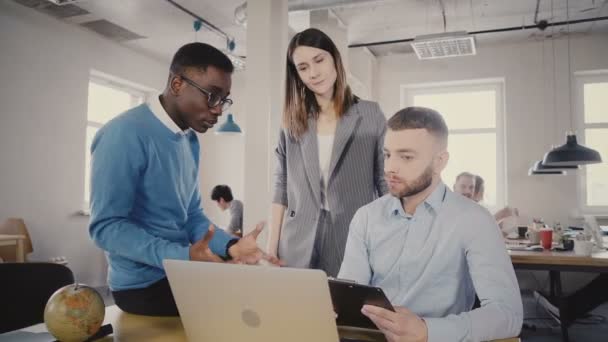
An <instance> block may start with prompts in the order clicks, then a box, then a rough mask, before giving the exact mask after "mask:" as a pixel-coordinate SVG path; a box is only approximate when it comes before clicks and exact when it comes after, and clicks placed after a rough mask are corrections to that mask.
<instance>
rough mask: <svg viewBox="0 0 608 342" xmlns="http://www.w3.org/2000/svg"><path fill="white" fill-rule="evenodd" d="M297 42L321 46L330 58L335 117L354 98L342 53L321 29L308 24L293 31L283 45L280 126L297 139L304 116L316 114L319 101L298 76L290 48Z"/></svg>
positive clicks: (304, 124) (305, 120)
mask: <svg viewBox="0 0 608 342" xmlns="http://www.w3.org/2000/svg"><path fill="white" fill-rule="evenodd" d="M299 46H309V47H314V48H317V49H321V50H325V51H327V52H329V54H330V55H331V56H332V57H333V59H334V67H335V68H336V74H337V77H336V83H335V84H334V97H333V102H334V110H335V112H336V115H337V116H338V118H340V117H341V116H342V115H344V113H346V111H347V110H348V109H349V108H350V106H352V105H353V103H355V102H356V97H355V96H354V95H353V94H352V92H351V90H350V87H349V86H348V84H346V72H345V70H344V65H343V64H342V57H340V52H339V51H338V48H337V47H336V45H335V44H334V42H333V41H332V40H331V39H330V38H329V37H328V36H327V35H326V34H325V33H323V32H322V31H321V30H318V29H315V28H309V29H307V30H304V31H302V32H300V33H298V34H296V35H295V36H294V37H293V38H292V39H291V42H290V43H289V47H288V49H287V73H286V76H285V107H284V109H283V127H284V128H285V129H286V130H287V131H288V133H289V135H291V136H292V137H294V138H296V139H299V138H300V137H301V136H302V135H303V134H304V133H305V132H306V130H307V129H308V117H309V115H313V116H314V117H318V115H319V111H320V108H319V104H318V103H317V99H316V98H315V94H314V93H313V92H312V91H311V90H310V89H308V88H307V87H306V85H305V84H304V83H303V82H302V80H301V79H300V76H299V75H298V70H297V69H296V66H295V64H294V63H293V58H292V56H293V52H294V51H295V49H296V48H297V47H299Z"/></svg>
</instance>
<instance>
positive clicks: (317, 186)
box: [300, 118, 321, 203]
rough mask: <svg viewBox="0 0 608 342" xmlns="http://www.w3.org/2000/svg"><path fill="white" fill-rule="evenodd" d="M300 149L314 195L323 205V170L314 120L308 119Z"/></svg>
mask: <svg viewBox="0 0 608 342" xmlns="http://www.w3.org/2000/svg"><path fill="white" fill-rule="evenodd" d="M300 149H301V150H302V156H303V158H304V160H303V163H304V169H305V170H306V176H307V177H308V182H309V184H310V187H311V188H312V189H311V190H312V193H313V194H314V196H315V198H316V199H317V203H321V170H319V147H318V141H317V121H316V120H315V119H314V118H309V119H308V129H307V130H306V133H304V135H302V138H301V139H300Z"/></svg>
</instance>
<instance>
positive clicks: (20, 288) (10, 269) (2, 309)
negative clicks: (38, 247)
mask: <svg viewBox="0 0 608 342" xmlns="http://www.w3.org/2000/svg"><path fill="white" fill-rule="evenodd" d="M73 283H74V274H72V271H71V270H70V269H69V268H67V267H66V266H63V265H60V264H53V263H0V333H4V332H7V331H12V330H17V329H21V328H25V327H28V326H30V325H34V324H38V323H42V322H43V321H44V307H45V306H46V302H47V301H48V299H49V298H50V297H51V295H52V294H53V293H54V292H55V291H57V290H58V289H59V288H61V287H63V286H65V285H69V284H73Z"/></svg>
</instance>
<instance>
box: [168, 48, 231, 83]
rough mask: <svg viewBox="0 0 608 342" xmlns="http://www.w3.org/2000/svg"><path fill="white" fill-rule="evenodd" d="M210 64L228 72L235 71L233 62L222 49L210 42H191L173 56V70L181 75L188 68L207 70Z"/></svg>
mask: <svg viewBox="0 0 608 342" xmlns="http://www.w3.org/2000/svg"><path fill="white" fill-rule="evenodd" d="M210 65H211V66H214V67H216V68H218V69H220V70H222V71H225V72H228V73H232V72H233V71H234V66H233V65H232V62H231V61H230V59H229V58H228V56H226V55H225V54H224V53H223V52H222V51H220V50H218V49H216V48H214V47H213V46H211V45H209V44H205V43H198V42H197V43H190V44H186V45H184V46H182V47H181V48H179V50H177V52H176V53H175V55H174V56H173V60H172V61H171V72H172V73H173V74H176V75H181V74H182V73H183V72H184V70H185V69H186V68H197V69H200V70H203V71H205V70H207V67H208V66H210Z"/></svg>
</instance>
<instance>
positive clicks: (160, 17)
mask: <svg viewBox="0 0 608 342" xmlns="http://www.w3.org/2000/svg"><path fill="white" fill-rule="evenodd" d="M566 1H567V0H553V11H552V10H551V2H552V0H541V1H540V10H539V15H538V18H539V20H540V19H546V20H549V21H565V20H566ZM177 2H178V3H179V4H180V5H182V6H184V7H186V8H188V9H189V10H190V11H192V12H194V13H196V14H197V15H199V16H201V17H203V18H204V19H206V20H207V21H209V22H211V23H212V24H214V25H215V26H218V27H219V28H220V29H222V30H223V31H225V32H226V33H227V34H229V35H231V36H233V37H234V38H235V41H236V50H235V54H236V55H245V54H246V28H245V27H243V26H240V25H237V24H235V22H234V10H235V8H236V7H237V6H239V5H241V4H242V3H243V0H222V1H214V0H177ZM334 2H335V3H340V6H339V7H334V8H332V9H331V11H332V12H333V14H334V15H335V16H336V17H338V18H339V19H340V20H341V21H342V22H343V23H344V24H345V26H346V27H347V30H348V37H349V38H348V39H349V43H350V44H353V43H368V42H378V41H385V40H395V39H405V38H414V37H415V36H417V35H424V34H433V33H441V32H444V27H443V16H442V6H441V3H443V8H444V9H445V17H446V28H445V30H446V31H447V32H449V31H460V30H466V31H480V30H488V29H497V28H505V27H514V26H522V25H531V24H533V20H534V12H535V8H536V3H537V1H536V0H385V1H361V2H360V3H350V4H349V1H348V0H341V1H334ZM291 3H297V4H298V5H300V6H302V5H306V3H309V4H310V5H311V7H312V6H313V4H318V3H319V1H312V0H310V1H307V0H300V1H291V0H290V4H291ZM607 4H608V0H570V1H569V8H570V19H571V20H575V19H583V18H592V17H599V16H608V5H607ZM77 5H78V6H79V7H81V8H84V9H86V10H87V11H89V12H91V14H88V15H84V16H76V17H71V18H68V19H67V21H71V22H73V23H77V24H78V23H82V22H87V21H90V20H94V19H106V20H108V21H111V22H113V23H115V24H117V25H120V26H122V27H124V28H126V29H128V30H130V31H132V32H135V33H137V34H139V35H141V36H144V37H145V38H142V39H138V40H132V41H128V42H124V43H122V44H125V45H127V46H130V47H132V48H134V49H137V50H139V51H142V52H144V53H146V54H148V55H150V56H153V57H156V58H160V59H163V60H169V59H170V58H171V56H172V54H173V53H174V52H175V51H176V50H177V48H178V47H179V46H181V45H183V44H185V43H187V42H192V41H194V40H195V39H196V40H198V41H203V42H207V43H210V44H213V45H214V46H216V47H218V48H220V49H225V47H226V42H225V40H224V39H223V38H221V37H220V36H218V35H216V34H215V33H212V32H209V31H208V30H206V29H205V28H204V27H203V29H201V31H200V32H198V33H197V34H196V35H195V33H194V29H193V21H194V19H193V18H192V17H190V16H189V15H188V14H186V13H184V12H182V11H180V10H179V9H177V8H175V7H174V6H172V5H171V4H170V3H169V2H167V1H166V0H82V1H79V2H78V3H77ZM301 14H302V12H291V13H290V23H291V26H292V27H293V28H294V29H296V28H297V29H301V28H302V24H301V18H302V15H301ZM555 29H556V31H557V30H566V26H560V27H556V28H555ZM570 29H571V31H572V32H576V33H583V34H591V33H592V34H608V20H605V21H599V22H595V23H584V24H576V25H571V28H570ZM550 32H551V28H548V29H547V30H546V33H550ZM557 32H558V31H557ZM540 35H542V34H541V33H540V31H538V30H525V31H512V32H506V33H491V34H480V35H477V36H476V40H477V43H478V48H481V47H483V46H484V45H486V44H496V43H504V42H516V41H524V40H530V39H537V38H538V36H540ZM370 50H371V51H372V52H373V53H374V54H376V55H387V54H394V53H409V52H411V49H410V48H409V44H405V43H401V44H391V45H380V46H374V47H370Z"/></svg>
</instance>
